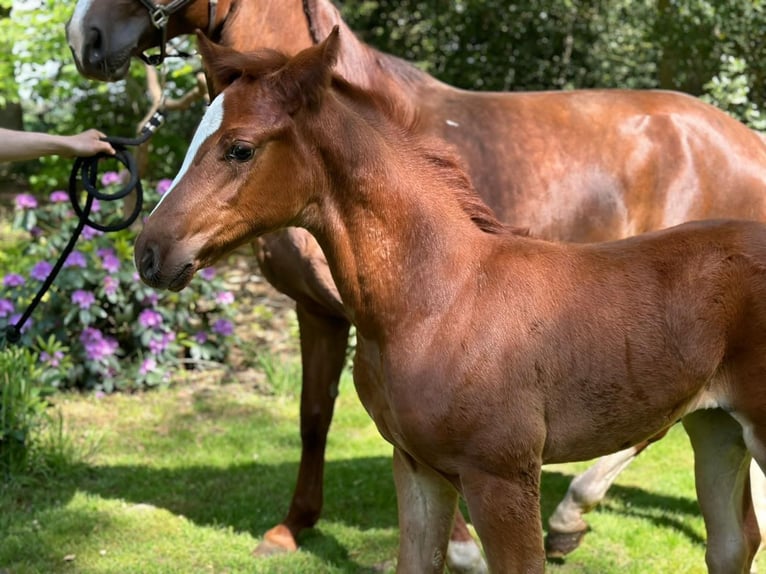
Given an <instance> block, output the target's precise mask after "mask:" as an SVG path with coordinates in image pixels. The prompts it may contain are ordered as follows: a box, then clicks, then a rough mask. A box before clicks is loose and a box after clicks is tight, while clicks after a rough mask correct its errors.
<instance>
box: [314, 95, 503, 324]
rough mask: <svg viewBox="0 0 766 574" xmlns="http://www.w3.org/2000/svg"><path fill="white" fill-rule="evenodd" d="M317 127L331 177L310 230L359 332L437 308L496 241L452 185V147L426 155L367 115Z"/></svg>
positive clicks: (425, 315)
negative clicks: (476, 219) (441, 155)
mask: <svg viewBox="0 0 766 574" xmlns="http://www.w3.org/2000/svg"><path fill="white" fill-rule="evenodd" d="M325 108H326V107H325ZM330 126H332V127H331V128H330ZM314 131H315V134H314V141H315V142H317V145H316V147H317V148H318V151H319V154H320V155H321V157H322V158H323V159H324V162H325V163H324V166H323V171H324V173H325V174H327V181H326V184H325V185H326V187H325V188H324V190H323V192H322V195H323V198H322V199H321V200H320V202H319V208H318V209H319V211H318V212H317V213H315V214H312V212H311V211H310V210H309V211H308V212H307V213H308V217H307V218H306V220H305V221H306V223H307V224H306V227H307V228H308V229H309V230H310V231H311V232H312V233H313V234H314V235H315V236H316V237H317V239H318V240H319V242H320V244H321V246H322V249H323V251H324V252H325V255H326V256H327V259H328V262H329V264H330V268H331V270H332V273H333V276H334V278H335V281H336V284H337V285H338V288H339V290H340V293H341V297H342V299H343V301H344V304H345V305H346V306H347V308H349V309H350V310H351V313H352V315H353V317H352V319H353V321H354V323H355V324H356V326H357V328H358V329H359V332H360V334H362V335H363V336H368V337H369V335H368V334H369V333H376V334H379V333H391V332H392V331H391V329H393V328H406V325H407V324H408V322H410V321H412V322H415V323H419V324H422V323H424V322H425V321H427V320H428V319H429V318H430V317H434V316H436V315H438V314H439V313H441V312H442V310H443V309H444V307H445V306H449V304H450V301H451V300H452V299H453V298H454V297H455V294H456V293H457V292H459V291H460V290H461V289H462V286H463V283H462V282H463V280H464V279H467V278H468V277H470V276H471V274H472V273H473V270H474V267H475V266H476V265H477V263H479V262H480V261H481V259H482V256H483V254H484V253H485V252H486V249H488V248H489V246H490V245H491V241H492V240H491V239H490V238H489V237H490V236H489V235H488V234H487V233H485V232H484V231H482V230H481V229H480V228H479V226H477V225H476V223H475V222H474V221H473V220H472V219H471V215H470V214H469V213H467V212H466V210H465V209H464V205H463V204H462V203H461V200H460V199H459V197H458V196H459V192H460V190H457V193H456V191H455V189H454V188H453V186H454V185H455V181H461V177H462V175H463V174H462V172H461V171H459V170H458V171H457V176H460V177H457V176H456V175H455V173H453V172H452V170H451V157H450V156H449V154H448V153H446V152H445V155H444V156H443V157H441V158H439V157H438V153H439V152H436V154H432V156H431V157H429V153H426V152H425V151H424V149H423V148H422V147H421V146H420V145H419V144H418V143H417V142H412V143H410V142H407V141H404V140H402V134H401V131H400V130H399V129H398V128H397V127H395V126H392V125H387V126H386V125H384V126H383V127H382V128H381V126H377V127H376V126H375V121H374V118H373V119H372V120H371V118H370V117H369V116H368V117H365V116H364V115H354V114H350V115H349V114H339V115H337V116H336V117H335V118H333V119H331V120H330V123H329V124H328V123H322V125H321V126H319V127H318V128H317V129H315V130H314ZM429 149H430V148H429ZM434 155H436V156H437V157H433V156H434ZM445 158H446V159H445ZM442 160H444V161H442ZM465 181H466V182H467V180H465ZM498 225H499V224H498Z"/></svg>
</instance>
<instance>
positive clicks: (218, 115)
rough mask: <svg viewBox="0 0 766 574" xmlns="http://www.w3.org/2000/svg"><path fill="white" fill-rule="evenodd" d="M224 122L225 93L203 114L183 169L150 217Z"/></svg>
mask: <svg viewBox="0 0 766 574" xmlns="http://www.w3.org/2000/svg"><path fill="white" fill-rule="evenodd" d="M222 123H223V94H219V95H218V96H217V97H216V98H215V99H214V100H213V101H212V102H210V105H209V106H208V108H207V110H206V111H205V115H204V116H202V121H201V122H200V123H199V126H198V127H197V131H196V132H195V133H194V138H193V139H192V142H191V145H190V146H189V149H188V150H187V152H186V157H185V158H184V163H183V165H182V166H181V169H180V170H179V172H178V175H176V176H175V178H173V182H172V183H171V184H170V187H169V188H168V190H167V191H166V192H165V195H163V196H162V197H161V198H160V200H159V201H158V202H157V205H155V206H154V209H153V210H152V212H151V213H150V214H149V217H151V216H152V215H153V214H154V212H155V211H157V208H158V207H159V206H160V204H161V203H162V202H163V201H165V198H166V197H167V196H168V195H170V192H171V191H173V189H174V188H175V186H176V185H177V184H178V182H179V181H181V179H182V178H183V176H184V175H185V174H186V172H187V170H188V169H189V166H190V165H191V163H192V161H193V160H194V157H195V156H196V155H197V151H199V148H201V147H202V144H204V143H205V141H207V139H208V138H209V137H210V136H211V135H213V134H214V133H215V132H217V131H218V129H219V128H220V127H221V124H222Z"/></svg>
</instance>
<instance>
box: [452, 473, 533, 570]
mask: <svg viewBox="0 0 766 574" xmlns="http://www.w3.org/2000/svg"><path fill="white" fill-rule="evenodd" d="M460 483H461V486H462V489H463V496H464V497H465V500H466V503H467V504H468V512H469V513H470V515H471V520H472V521H473V525H474V526H475V527H476V531H477V532H478V534H479V537H480V538H481V541H482V543H483V545H484V552H485V554H486V556H487V563H488V564H489V570H490V572H502V573H504V574H505V573H509V574H511V573H514V572H519V573H520V572H524V573H525V574H527V573H529V574H534V573H537V572H540V573H542V572H543V571H544V570H545V550H544V548H543V537H542V528H541V523H542V519H541V516H540V464H530V465H529V466H527V467H524V468H519V469H517V471H516V472H515V473H514V474H510V475H508V476H504V477H499V476H497V475H495V474H491V473H487V472H484V471H482V470H478V469H471V470H468V471H465V472H461V474H460Z"/></svg>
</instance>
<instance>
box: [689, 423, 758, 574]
mask: <svg viewBox="0 0 766 574" xmlns="http://www.w3.org/2000/svg"><path fill="white" fill-rule="evenodd" d="M683 424H684V427H685V428H686V432H687V434H688V435H689V439H690V440H691V443H692V447H693V448H694V472H695V478H696V487H697V499H698V501H699V505H700V509H701V510H702V516H703V518H704V519H705V527H706V529H707V550H706V552H705V562H706V563H707V567H708V571H709V572H711V573H712V574H718V573H732V574H734V573H736V574H742V573H747V572H749V571H750V564H751V562H752V559H753V556H754V555H755V552H756V550H757V548H758V542H759V535H758V528H757V525H756V524H755V521H754V513H753V512H752V500H751V498H750V489H749V483H750V480H749V474H748V473H749V464H750V454H749V453H748V451H747V449H746V448H745V442H744V440H743V438H742V428H741V427H740V425H739V424H738V423H737V422H736V421H735V420H734V419H733V418H732V417H731V416H730V415H728V414H727V413H726V412H724V411H722V410H718V409H711V410H703V411H697V412H694V413H691V414H689V415H687V416H686V417H684V419H683Z"/></svg>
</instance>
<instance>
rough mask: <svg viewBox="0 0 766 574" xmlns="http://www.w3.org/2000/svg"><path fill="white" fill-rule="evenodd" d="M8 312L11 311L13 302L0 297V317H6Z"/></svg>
mask: <svg viewBox="0 0 766 574" xmlns="http://www.w3.org/2000/svg"><path fill="white" fill-rule="evenodd" d="M9 313H13V303H11V302H10V301H9V300H8V299H0V317H7V316H8V314H9Z"/></svg>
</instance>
